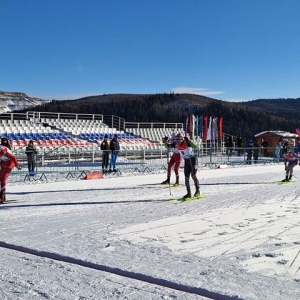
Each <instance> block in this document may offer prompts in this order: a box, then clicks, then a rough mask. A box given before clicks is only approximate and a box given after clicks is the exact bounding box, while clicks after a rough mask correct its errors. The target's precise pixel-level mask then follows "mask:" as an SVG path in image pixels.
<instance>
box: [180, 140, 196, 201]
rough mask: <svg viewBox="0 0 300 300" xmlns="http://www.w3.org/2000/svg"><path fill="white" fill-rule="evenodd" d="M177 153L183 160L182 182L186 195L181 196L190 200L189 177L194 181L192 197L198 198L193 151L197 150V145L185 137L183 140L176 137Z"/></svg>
mask: <svg viewBox="0 0 300 300" xmlns="http://www.w3.org/2000/svg"><path fill="white" fill-rule="evenodd" d="M174 147H176V149H177V150H178V151H179V153H180V155H181V156H182V158H183V160H184V180H185V186H186V190H187V194H186V195H185V196H183V198H184V199H186V198H191V197H192V194H191V187H190V176H192V179H193V180H194V184H195V188H196V192H195V194H194V197H197V196H200V187H199V180H198V178H197V176H196V173H197V169H198V166H197V158H196V157H195V154H194V151H193V149H196V148H197V145H196V144H195V143H193V142H192V141H191V140H189V139H188V138H187V137H185V138H183V136H182V135H180V136H178V145H177V146H176V145H174Z"/></svg>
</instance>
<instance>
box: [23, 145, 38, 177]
mask: <svg viewBox="0 0 300 300" xmlns="http://www.w3.org/2000/svg"><path fill="white" fill-rule="evenodd" d="M25 154H26V155H27V165H28V172H29V175H34V169H35V165H36V155H37V150H36V147H35V146H34V144H33V140H30V141H29V143H28V145H27V147H26V149H25Z"/></svg>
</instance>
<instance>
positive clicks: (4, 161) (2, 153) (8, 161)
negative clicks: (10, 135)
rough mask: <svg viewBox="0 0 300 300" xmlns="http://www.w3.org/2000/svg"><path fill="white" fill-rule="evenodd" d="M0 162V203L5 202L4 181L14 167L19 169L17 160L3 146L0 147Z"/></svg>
mask: <svg viewBox="0 0 300 300" xmlns="http://www.w3.org/2000/svg"><path fill="white" fill-rule="evenodd" d="M0 161H1V170H0V185H1V190H0V203H3V202H4V201H5V198H6V196H5V192H6V181H7V178H8V177H9V175H10V173H11V171H12V170H13V168H14V167H17V168H18V169H19V168H20V167H19V163H18V160H17V158H16V157H15V156H14V155H13V154H12V153H11V151H10V150H9V149H8V148H7V147H5V146H3V145H0Z"/></svg>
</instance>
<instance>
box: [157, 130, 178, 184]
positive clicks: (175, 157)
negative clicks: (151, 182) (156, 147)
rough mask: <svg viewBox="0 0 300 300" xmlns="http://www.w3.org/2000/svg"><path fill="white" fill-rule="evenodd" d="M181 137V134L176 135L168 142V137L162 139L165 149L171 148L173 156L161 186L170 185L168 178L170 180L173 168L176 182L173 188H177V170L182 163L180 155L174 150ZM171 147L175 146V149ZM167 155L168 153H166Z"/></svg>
mask: <svg viewBox="0 0 300 300" xmlns="http://www.w3.org/2000/svg"><path fill="white" fill-rule="evenodd" d="M180 137H182V136H181V134H180V133H179V134H177V135H175V134H174V136H172V137H171V139H170V140H169V142H168V137H164V138H163V142H164V144H165V146H166V147H167V148H173V154H172V157H171V159H170V161H169V163H168V170H167V179H166V180H165V181H163V182H162V184H170V178H171V170H172V168H173V167H174V172H175V176H176V182H175V184H174V186H179V169H180V165H181V162H182V156H181V155H180V153H179V151H178V149H176V145H178V144H177V142H178V138H180ZM172 145H175V147H172ZM168 153H169V152H168Z"/></svg>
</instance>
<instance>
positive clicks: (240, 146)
mask: <svg viewBox="0 0 300 300" xmlns="http://www.w3.org/2000/svg"><path fill="white" fill-rule="evenodd" d="M242 141H243V139H242V137H241V136H239V137H238V138H237V139H236V143H237V147H238V156H241V153H242Z"/></svg>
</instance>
